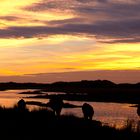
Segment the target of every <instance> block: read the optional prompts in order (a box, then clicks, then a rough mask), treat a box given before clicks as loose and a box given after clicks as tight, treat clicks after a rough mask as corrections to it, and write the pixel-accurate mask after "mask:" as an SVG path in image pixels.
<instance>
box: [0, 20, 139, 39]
mask: <svg viewBox="0 0 140 140" xmlns="http://www.w3.org/2000/svg"><path fill="white" fill-rule="evenodd" d="M73 20H74V19H73ZM75 20H76V19H75ZM63 22H64V23H65V21H63ZM63 22H62V24H60V25H58V26H54V27H53V26H28V27H23V26H21V27H9V28H7V29H0V37H1V38H20V37H24V38H31V37H44V36H49V35H57V34H66V35H81V34H84V35H87V36H88V35H91V36H92V35H93V36H96V37H97V38H101V39H102V38H107V37H108V38H115V39H116V38H118V40H117V41H120V42H123V41H128V42H131V41H132V42H134V40H137V41H138V37H139V36H140V20H133V21H131V20H127V21H121V22H120V21H110V22H107V21H101V22H96V23H90V24H82V23H79V24H77V23H75V24H68V23H67V22H66V24H63ZM119 39H120V40H119Z"/></svg>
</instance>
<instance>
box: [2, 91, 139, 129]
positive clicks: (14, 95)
mask: <svg viewBox="0 0 140 140" xmlns="http://www.w3.org/2000/svg"><path fill="white" fill-rule="evenodd" d="M24 91H27V90H7V91H0V105H1V106H5V107H11V106H13V105H15V104H16V103H17V102H18V100H19V99H21V98H23V97H26V96H34V95H33V94H32V95H29V94H28V95H26V94H18V93H19V92H24ZM28 91H33V90H28ZM49 94H51V93H49ZM25 101H41V102H44V103H47V102H48V99H31V98H30V99H29V98H28V99H27V98H25ZM64 102H68V103H72V104H74V105H82V104H83V103H84V102H81V101H64ZM88 103H89V104H90V105H92V107H93V108H94V116H93V119H94V120H99V121H101V122H102V123H103V124H107V125H110V126H115V127H117V128H121V127H123V126H124V125H125V124H126V122H127V120H132V121H134V122H135V123H137V121H139V117H138V116H137V113H136V109H137V108H135V107H130V106H132V104H120V103H103V102H88ZM28 107H29V109H33V108H37V106H28ZM61 114H74V115H76V116H78V117H83V114H82V110H81V108H68V109H62V113H61Z"/></svg>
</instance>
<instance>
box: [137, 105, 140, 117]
mask: <svg viewBox="0 0 140 140" xmlns="http://www.w3.org/2000/svg"><path fill="white" fill-rule="evenodd" d="M137 114H138V116H139V117H140V104H138V106H137Z"/></svg>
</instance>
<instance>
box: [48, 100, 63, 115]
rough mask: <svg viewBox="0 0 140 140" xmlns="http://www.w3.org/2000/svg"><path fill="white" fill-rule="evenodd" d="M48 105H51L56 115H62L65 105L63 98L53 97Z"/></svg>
mask: <svg viewBox="0 0 140 140" xmlns="http://www.w3.org/2000/svg"><path fill="white" fill-rule="evenodd" d="M47 106H49V107H50V108H51V109H52V110H53V111H54V114H55V115H56V116H60V113H61V110H62V107H63V100H62V99H61V98H52V99H50V101H49V102H48V103H47Z"/></svg>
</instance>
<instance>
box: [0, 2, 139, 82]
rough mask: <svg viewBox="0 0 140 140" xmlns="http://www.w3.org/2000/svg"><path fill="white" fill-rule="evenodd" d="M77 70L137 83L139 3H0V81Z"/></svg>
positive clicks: (75, 71)
mask: <svg viewBox="0 0 140 140" xmlns="http://www.w3.org/2000/svg"><path fill="white" fill-rule="evenodd" d="M82 71H84V72H86V73H88V72H89V74H91V73H90V72H91V71H93V72H95V73H100V72H101V73H102V72H104V71H105V72H110V74H112V75H114V74H115V73H117V72H124V71H127V76H128V77H129V80H128V79H127V76H125V79H124V82H125V81H126V82H127V80H128V82H138V81H139V82H140V76H139V77H138V74H140V0H0V77H2V78H3V77H6V78H7V77H15V78H14V79H12V80H15V79H16V78H17V77H19V76H20V77H28V80H29V81H30V76H31V77H32V76H35V75H37V76H38V75H39V74H40V75H42V74H49V73H54V74H56V73H58V74H60V73H65V74H67V73H69V72H70V73H76V74H77V72H82ZM113 72H114V73H113ZM129 72H130V75H129ZM124 74H125V73H124ZM133 74H135V76H133ZM117 75H119V73H117ZM74 77H75V80H77V79H76V75H74ZM89 77H90V75H89ZM130 77H131V78H130ZM84 78H85V77H84ZM96 78H98V77H96ZM99 78H101V77H99ZM102 78H103V79H104V78H106V77H102ZM135 78H136V79H135ZM81 79H82V75H81ZM93 79H94V77H93ZM8 80H9V79H8ZM12 80H11V81H12ZM57 80H58V79H57V78H56V79H55V76H54V79H53V80H52V81H57ZM59 80H60V79H59ZM61 80H65V78H64V79H63V78H62V79H61ZM67 80H68V79H67ZM73 80H74V79H73ZM78 80H79V79H78ZM109 80H114V79H109ZM121 80H122V79H121ZM131 80H132V81H131ZM0 81H2V80H1V79H0ZM21 81H22V80H21ZM46 81H47V77H46ZM114 81H115V80H114ZM40 82H41V79H40ZM118 82H119V81H118Z"/></svg>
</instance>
